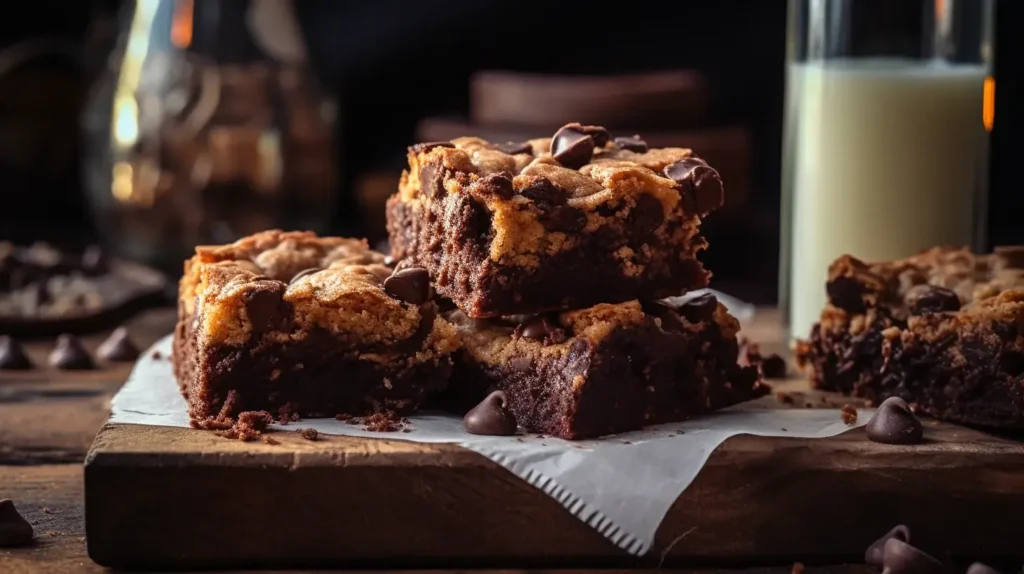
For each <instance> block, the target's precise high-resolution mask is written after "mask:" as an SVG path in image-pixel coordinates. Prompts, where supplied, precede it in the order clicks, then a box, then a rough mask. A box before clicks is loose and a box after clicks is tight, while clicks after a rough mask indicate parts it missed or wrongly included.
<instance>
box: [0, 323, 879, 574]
mask: <svg viewBox="0 0 1024 574" xmlns="http://www.w3.org/2000/svg"><path fill="white" fill-rule="evenodd" d="M762 317H763V319H762V321H759V322H758V323H757V324H755V325H752V326H750V327H749V328H748V330H747V332H748V333H749V334H750V335H752V336H753V337H756V338H757V339H758V340H760V341H762V342H763V346H767V347H768V350H769V351H771V350H773V349H774V350H778V349H779V348H780V346H781V341H780V339H779V337H778V333H777V330H775V329H774V326H773V325H774V316H773V314H772V313H770V312H769V313H766V314H763V315H762ZM173 320H174V314H173V312H172V311H170V310H157V311H151V312H148V313H145V314H143V315H141V316H139V317H137V318H136V319H135V320H133V321H132V322H131V323H129V328H130V330H131V332H132V333H133V336H134V337H135V338H136V340H137V342H138V343H139V345H140V346H143V347H145V346H148V345H149V344H151V343H152V342H154V341H155V340H157V339H158V338H159V337H161V336H163V335H165V334H166V333H168V332H170V330H171V327H172V325H173ZM102 338H103V335H102V334H100V335H97V336H94V337H86V338H85V342H86V346H87V347H89V348H90V349H95V347H96V345H98V344H99V341H100V340H102ZM28 348H29V352H30V354H31V356H32V357H33V359H35V361H36V364H38V365H45V356H46V353H47V352H48V349H49V344H48V343H47V342H45V341H44V342H38V343H33V344H30V345H29V346H28ZM129 369H130V366H127V365H123V366H117V367H112V368H106V369H100V370H96V371H85V372H77V373H75V372H57V371H52V370H49V369H48V368H45V367H43V368H40V369H39V370H37V371H34V372H31V373H28V374H20V375H19V374H12V373H0V499H2V498H10V499H12V500H14V502H15V504H16V505H17V507H18V509H19V511H20V512H21V513H22V514H23V515H24V516H25V517H26V518H27V519H28V520H29V521H30V522H31V523H32V524H33V525H34V528H35V532H36V539H35V541H34V542H33V543H32V544H30V545H28V546H25V547H19V548H8V549H0V573H4V574H15V573H36V572H55V573H63V572H97V571H102V570H104V568H103V567H101V566H99V565H97V564H95V563H94V562H92V561H91V560H90V559H89V557H88V555H87V553H86V543H85V542H86V541H85V523H84V522H85V521H84V509H83V506H84V505H83V494H82V493H83V465H82V462H83V460H84V457H85V455H86V453H87V451H88V449H89V447H90V445H91V444H92V442H93V438H94V437H95V435H96V432H97V430H98V429H100V428H101V427H102V426H103V424H104V421H105V420H106V418H107V415H108V412H109V401H110V399H111V397H112V396H113V394H114V393H115V392H116V391H117V390H118V388H119V387H120V386H121V384H122V383H123V382H124V380H125V379H126V377H127V374H128V371H129ZM819 562H820V560H819ZM656 565H657V563H656V562H651V561H650V560H645V561H644V562H643V563H641V562H639V561H638V563H637V567H638V568H640V567H648V568H649V567H651V566H656ZM736 566H737V567H745V568H744V571H747V572H764V573H771V574H783V573H786V572H790V570H791V568H793V567H792V565H790V564H775V565H772V566H764V567H751V566H755V565H749V564H737V565H736ZM688 571H691V572H700V571H702V570H688ZM807 571H808V572H844V573H845V572H850V573H853V572H872V571H873V570H872V569H870V568H867V567H865V566H863V565H859V564H851V565H835V566H816V567H808V568H807Z"/></svg>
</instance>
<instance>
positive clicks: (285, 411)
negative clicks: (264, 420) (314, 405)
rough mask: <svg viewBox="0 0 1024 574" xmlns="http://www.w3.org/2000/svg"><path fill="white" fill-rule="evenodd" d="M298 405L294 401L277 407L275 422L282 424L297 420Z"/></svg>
mask: <svg viewBox="0 0 1024 574" xmlns="http://www.w3.org/2000/svg"><path fill="white" fill-rule="evenodd" d="M298 410H299V409H298V405H296V404H295V403H285V404H283V405H281V408H279V409H277V422H279V423H281V424H282V425H287V424H288V423H293V422H295V421H297V420H299V413H298Z"/></svg>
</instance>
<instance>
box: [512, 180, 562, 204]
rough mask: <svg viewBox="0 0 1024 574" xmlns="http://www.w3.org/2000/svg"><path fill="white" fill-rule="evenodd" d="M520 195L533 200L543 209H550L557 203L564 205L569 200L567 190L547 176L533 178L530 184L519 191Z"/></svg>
mask: <svg viewBox="0 0 1024 574" xmlns="http://www.w3.org/2000/svg"><path fill="white" fill-rule="evenodd" d="M519 195H521V196H523V197H525V198H526V199H529V200H531V201H533V202H534V203H536V204H537V205H538V207H540V208H541V209H548V208H551V207H554V206H556V205H563V204H564V203H565V202H566V201H568V198H567V197H566V194H565V192H564V191H562V190H561V189H559V188H558V187H557V186H555V184H553V183H551V180H549V179H547V178H545V177H538V178H537V179H535V180H533V181H532V182H531V183H530V184H529V185H527V186H526V187H524V188H523V189H521V190H520V191H519Z"/></svg>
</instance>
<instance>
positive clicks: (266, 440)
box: [263, 435, 281, 446]
mask: <svg viewBox="0 0 1024 574" xmlns="http://www.w3.org/2000/svg"><path fill="white" fill-rule="evenodd" d="M263 443H264V444H269V445H271V446H276V445H279V444H281V441H279V440H277V439H276V438H274V437H272V436H267V435H263Z"/></svg>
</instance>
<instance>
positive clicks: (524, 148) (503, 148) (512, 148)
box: [494, 142, 533, 155]
mask: <svg viewBox="0 0 1024 574" xmlns="http://www.w3.org/2000/svg"><path fill="white" fill-rule="evenodd" d="M494 147H496V148H498V151H500V152H504V153H507V154H508V155H516V154H520V153H533V144H531V143H530V142H505V143H503V144H496V145H495V146H494Z"/></svg>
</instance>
